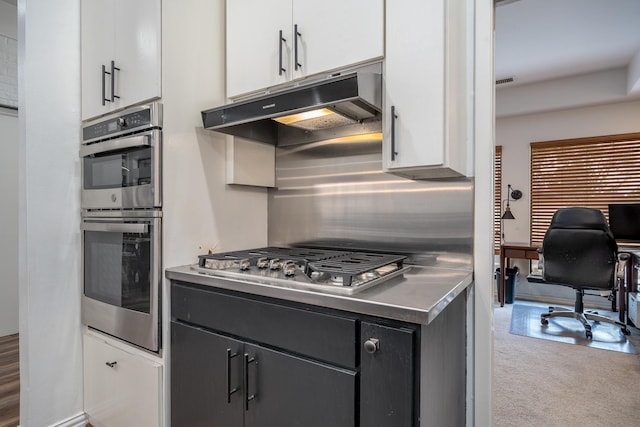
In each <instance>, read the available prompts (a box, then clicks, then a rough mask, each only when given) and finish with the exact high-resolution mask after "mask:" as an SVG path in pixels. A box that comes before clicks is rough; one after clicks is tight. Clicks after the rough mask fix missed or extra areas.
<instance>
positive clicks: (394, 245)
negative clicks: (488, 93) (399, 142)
mask: <svg viewBox="0 0 640 427" xmlns="http://www.w3.org/2000/svg"><path fill="white" fill-rule="evenodd" d="M268 197H269V199H268V203H269V205H268V215H269V219H268V224H269V225H268V226H269V229H268V230H269V245H271V246H279V245H288V246H295V245H304V246H318V247H339V248H345V249H353V250H356V249H358V250H375V251H388V252H399V253H403V254H407V255H409V256H410V258H409V262H411V263H414V264H421V265H437V266H442V267H451V268H462V269H469V270H471V268H472V248H473V180H472V179H449V180H437V181H412V180H408V179H405V178H400V177H396V176H394V175H390V174H386V173H383V172H382V150H381V143H380V142H379V141H374V142H364V143H362V142H361V143H349V144H344V143H325V142H322V143H314V144H304V145H298V146H292V147H280V148H277V149H276V188H274V189H269V196H268Z"/></svg>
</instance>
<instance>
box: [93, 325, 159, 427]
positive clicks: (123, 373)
mask: <svg viewBox="0 0 640 427" xmlns="http://www.w3.org/2000/svg"><path fill="white" fill-rule="evenodd" d="M161 370H162V368H161V366H160V365H159V364H158V363H155V362H153V361H150V360H146V359H144V358H143V357H142V356H138V355H135V354H131V353H128V352H126V351H124V350H122V349H119V348H116V347H114V346H112V345H110V344H108V343H107V342H105V340H102V339H99V338H97V337H95V336H93V335H90V334H85V336H84V410H85V412H86V413H87V415H88V416H89V421H90V422H91V424H92V425H94V426H95V427H110V426H113V427H117V426H149V427H157V426H158V425H160V408H161V405H160V402H161V394H160V393H161V383H162V379H161V375H162V372H161Z"/></svg>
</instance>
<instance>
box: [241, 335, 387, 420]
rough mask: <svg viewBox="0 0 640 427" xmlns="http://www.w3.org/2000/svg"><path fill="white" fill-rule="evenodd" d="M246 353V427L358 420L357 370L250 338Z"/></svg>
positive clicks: (246, 345)
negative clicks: (279, 349)
mask: <svg viewBox="0 0 640 427" xmlns="http://www.w3.org/2000/svg"><path fill="white" fill-rule="evenodd" d="M245 354H246V355H247V356H246V357H247V359H246V360H245V361H244V362H245V372H246V374H245V375H246V381H247V385H248V388H247V390H245V393H246V394H245V398H246V399H249V400H248V401H247V402H245V404H246V405H247V406H246V411H245V425H246V426H247V427H261V426H279V427H288V426H291V427H293V426H305V427H326V426H335V427H343V426H344V427H347V426H348V427H351V426H354V425H355V407H356V403H355V387H356V385H355V382H356V381H355V380H356V373H355V372H353V371H349V370H345V369H339V368H336V367H333V366H329V365H325V364H321V363H316V362H313V361H310V360H306V359H302V358H299V357H296V356H293V355H288V354H285V353H281V352H277V351H273V350H270V349H266V348H263V347H258V346H255V345H249V344H245ZM370 425H374V424H370Z"/></svg>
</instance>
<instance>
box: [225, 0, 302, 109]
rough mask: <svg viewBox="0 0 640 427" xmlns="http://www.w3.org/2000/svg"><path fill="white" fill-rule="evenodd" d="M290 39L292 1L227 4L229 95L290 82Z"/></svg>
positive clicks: (236, 0)
mask: <svg viewBox="0 0 640 427" xmlns="http://www.w3.org/2000/svg"><path fill="white" fill-rule="evenodd" d="M280 31H282V36H283V39H284V40H283V41H280V36H279V34H280ZM291 37H292V34H291V0H270V1H264V0H229V1H227V96H228V97H230V98H233V97H236V96H238V95H241V94H245V93H249V92H254V91H258V90H262V89H265V88H268V87H270V86H274V85H277V84H280V83H283V82H286V81H288V80H290V79H291V76H292V69H291V66H290V58H291V47H292V43H293V39H292V38H291ZM280 52H282V53H280ZM280 64H282V67H281V66H280ZM280 68H283V69H284V70H282V71H281V70H280Z"/></svg>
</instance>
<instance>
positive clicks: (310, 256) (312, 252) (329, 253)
mask: <svg viewBox="0 0 640 427" xmlns="http://www.w3.org/2000/svg"><path fill="white" fill-rule="evenodd" d="M345 253H349V252H345V251H336V250H323V249H306V248H279V247H266V248H260V249H248V250H242V251H235V252H223V253H219V254H209V255H200V256H199V262H198V264H199V265H200V267H204V265H205V262H206V260H208V259H209V260H219V261H225V260H243V259H246V260H249V262H251V264H252V265H255V263H256V261H257V260H258V259H260V258H269V259H275V258H279V259H283V260H292V261H295V262H298V263H303V264H305V265H306V263H307V262H313V261H320V260H324V259H329V258H333V257H338V256H342V255H344V254H345Z"/></svg>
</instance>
